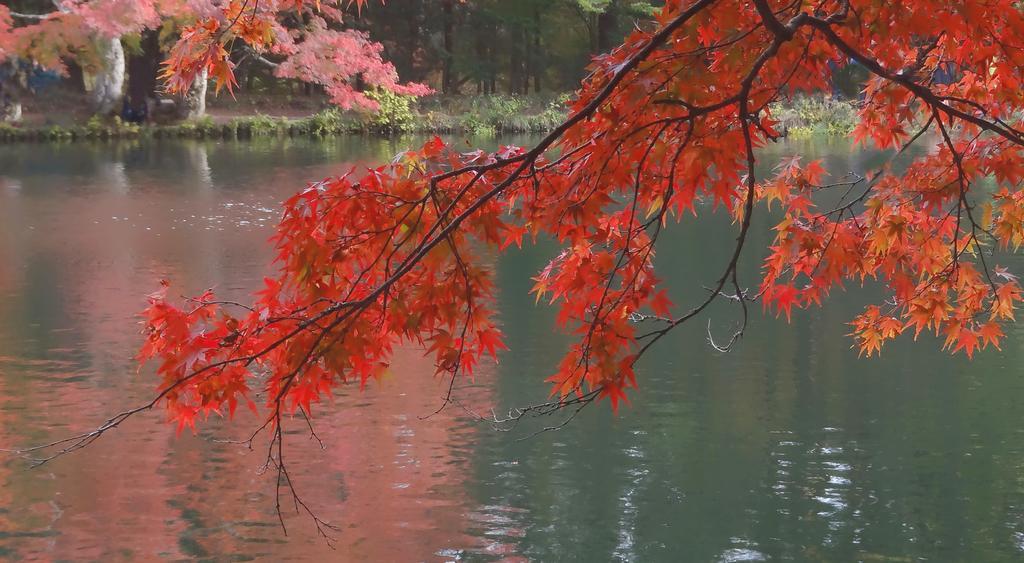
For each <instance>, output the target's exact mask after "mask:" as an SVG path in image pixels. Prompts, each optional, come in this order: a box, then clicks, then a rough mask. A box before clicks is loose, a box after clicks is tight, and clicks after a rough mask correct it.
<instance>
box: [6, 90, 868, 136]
mask: <svg viewBox="0 0 1024 563" xmlns="http://www.w3.org/2000/svg"><path fill="white" fill-rule="evenodd" d="M482 100H483V101H482V102H481V103H479V105H476V104H475V105H474V107H473V108H472V109H471V110H470V111H465V112H460V113H458V114H450V113H443V112H436V111H426V112H424V111H416V110H413V109H412V108H410V107H408V106H405V107H402V108H399V109H398V111H397V112H396V111H389V112H381V113H378V114H375V115H369V116H367V115H357V114H353V113H351V112H342V111H340V110H337V109H326V110H323V111H320V112H318V113H315V114H313V115H309V116H307V117H275V116H271V115H265V114H262V113H258V112H257V113H255V114H253V115H247V116H241V117H232V118H227V119H225V118H220V119H215V118H214V117H212V116H209V115H208V116H205V117H202V118H199V119H195V120H189V121H182V122H177V123H166V124H158V123H145V124H136V123H125V122H123V121H122V120H121V119H120V118H118V117H114V118H110V119H101V118H99V117H93V118H91V119H89V120H88V121H87V122H85V123H83V124H79V125H72V126H61V125H35V126H29V127H22V126H19V125H15V124H10V123H0V144H15V143H61V142H97V141H100V142H106V141H118V140H135V139H196V140H203V139H214V140H246V139H253V138H260V137H278V138H288V137H307V138H324V137H333V136H342V135H379V136H392V135H396V134H415V135H431V134H439V135H451V134H467V135H474V136H481V135H484V136H486V135H509V134H529V133H546V132H549V131H551V130H552V129H554V128H555V127H557V126H558V125H559V124H560V123H561V122H562V121H563V120H564V119H565V117H566V113H565V111H564V110H563V109H562V107H561V106H560V105H559V104H558V103H556V102H551V103H549V104H547V107H545V108H544V109H543V110H542V111H540V112H524V109H525V107H524V106H525V103H523V102H520V101H518V100H517V99H516V98H511V97H504V96H496V97H493V99H482ZM772 112H773V114H774V115H775V118H776V119H778V122H779V126H778V128H779V130H780V131H784V132H785V133H784V135H783V136H784V137H791V138H808V137H816V136H830V137H838V136H845V135H846V134H848V133H849V132H850V131H851V130H852V129H853V126H854V124H855V120H856V108H855V106H854V104H853V103H852V102H848V101H838V100H832V99H829V98H826V97H824V96H813V97H810V96H809V97H801V98H795V99H794V100H790V101H788V102H786V103H779V104H776V105H775V106H774V107H773V108H772Z"/></svg>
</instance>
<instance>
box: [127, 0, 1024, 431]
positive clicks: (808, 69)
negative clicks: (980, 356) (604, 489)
mask: <svg viewBox="0 0 1024 563" xmlns="http://www.w3.org/2000/svg"><path fill="white" fill-rule="evenodd" d="M219 32H220V31H211V32H210V33H211V34H215V33H219ZM257 35H258V34H257ZM249 39H251V40H253V41H255V39H254V38H249ZM850 60H853V61H856V62H857V63H858V64H861V65H862V66H864V67H865V68H866V69H867V70H868V71H869V72H870V73H871V74H872V75H873V78H872V79H871V81H870V83H869V84H868V85H867V87H866V89H865V91H864V100H863V102H862V104H861V106H860V124H859V125H858V127H857V128H856V130H855V131H854V133H853V135H854V137H855V139H856V140H857V141H858V142H860V143H863V144H865V145H868V146H873V147H877V148H879V149H882V150H884V151H888V153H889V154H890V155H891V156H892V157H893V158H895V157H896V156H898V155H899V156H905V155H908V154H912V153H907V152H905V149H906V147H907V146H909V145H910V144H913V143H921V144H927V145H928V146H929V147H930V149H929V150H928V151H924V153H923V154H922V155H921V156H919V157H916V158H914V159H912V160H911V162H910V163H909V165H907V166H905V167H902V168H899V169H897V168H895V167H893V166H889V165H885V166H882V167H880V168H879V169H877V170H874V171H872V172H870V173H868V174H866V175H865V176H863V177H860V176H857V177H854V176H838V175H837V176H836V177H831V176H829V174H828V173H826V171H825V170H824V169H823V167H822V165H821V163H819V162H807V163H804V162H802V161H801V160H800V159H789V160H786V161H784V162H782V163H779V165H778V166H777V168H776V169H775V172H774V173H772V174H770V175H768V176H766V177H763V178H759V177H758V175H757V174H756V170H758V168H757V167H756V164H757V161H758V159H759V158H760V156H759V154H760V153H758V148H759V147H762V146H764V145H765V144H766V143H769V142H773V141H775V140H777V139H778V138H779V136H780V134H779V131H778V130H777V129H776V126H777V123H776V122H775V121H774V120H773V118H772V114H771V107H772V104H773V103H774V102H776V101H778V100H779V99H780V98H782V97H785V96H788V95H790V94H792V93H794V92H798V91H811V90H822V89H825V88H827V87H828V80H829V75H830V68H831V67H832V66H833V65H834V63H836V62H844V63H845V62H847V61H850ZM939 68H955V69H956V76H957V77H958V78H957V79H956V80H955V81H954V82H952V83H950V84H944V85H939V84H935V83H934V82H933V80H932V78H931V77H932V76H934V75H935V72H936V71H937V70H938V69H939ZM590 70H591V73H590V75H589V76H588V78H587V79H586V80H585V81H584V82H583V84H582V87H581V89H580V91H579V92H578V94H577V96H576V98H575V99H574V101H572V102H571V106H570V115H571V117H569V118H568V120H567V121H566V122H565V123H563V124H562V125H561V126H560V127H558V128H557V129H556V130H554V131H553V132H552V133H551V134H549V135H548V136H546V137H545V138H544V139H543V140H542V141H541V142H540V143H538V145H537V146H535V147H533V148H532V149H529V150H525V149H519V148H513V147H503V148H501V149H499V150H498V151H496V152H494V153H485V152H480V151H475V152H470V153H460V152H458V151H457V150H455V149H454V148H453V147H451V146H448V145H446V144H445V143H443V142H442V141H440V140H438V139H434V140H432V141H430V142H429V143H427V144H426V145H425V146H423V147H422V148H420V149H418V150H415V151H410V152H407V153H403V154H402V155H400V157H399V158H397V159H396V161H395V162H393V163H392V164H390V165H387V166H383V167H380V168H376V169H372V170H369V171H365V172H353V173H350V174H348V175H345V176H342V177H340V178H335V179H329V180H325V181H323V182H319V183H316V184H313V185H311V186H309V187H308V188H307V189H306V190H304V191H302V192H301V193H299V194H297V195H296V196H294V197H293V198H292V199H290V200H289V201H288V202H286V204H285V214H284V219H283V220H282V222H281V224H280V225H279V227H278V232H277V236H276V239H275V240H276V244H277V248H278V264H279V266H280V269H279V275H278V276H277V277H276V278H274V279H272V280H268V281H267V287H266V289H265V290H264V291H262V292H261V293H260V294H259V295H258V296H257V297H256V300H255V302H254V303H253V304H252V305H251V306H247V307H248V308H247V309H242V311H241V312H242V313H244V314H241V315H239V316H235V314H234V313H230V312H229V309H232V306H229V305H225V304H222V303H218V302H216V301H215V299H214V298H213V296H212V295H209V294H207V295H204V296H202V297H200V298H197V299H196V300H192V301H188V302H186V303H185V304H183V305H181V306H176V305H173V304H172V303H171V302H170V301H169V300H168V298H167V297H166V295H165V294H164V293H160V294H157V295H155V296H154V297H153V298H152V302H151V306H150V308H149V309H148V310H147V312H146V323H147V324H146V326H147V331H148V341H147V344H146V347H145V348H144V350H143V354H142V359H144V360H145V359H151V358H157V359H159V364H158V367H157V370H158V373H159V375H160V377H161V378H162V379H161V382H162V383H161V385H162V387H161V394H162V397H164V398H165V399H166V402H167V404H168V405H169V407H170V412H171V416H172V417H173V418H175V419H176V420H178V421H179V423H181V424H192V423H193V421H194V419H195V416H196V415H197V414H199V413H203V412H211V411H216V410H218V409H220V408H222V406H224V405H227V407H228V409H229V410H230V409H231V408H233V405H234V404H236V403H237V401H238V400H239V399H240V398H241V397H244V396H246V394H247V393H248V392H249V390H250V389H251V388H253V387H256V386H258V387H259V388H261V389H262V390H264V391H266V393H267V401H266V407H267V408H268V409H269V410H270V413H271V414H270V417H269V419H270V421H271V422H272V423H273V424H279V423H280V420H281V419H280V415H281V413H282V412H285V413H287V412H294V411H295V410H296V409H300V410H302V411H303V413H308V411H309V409H310V408H311V407H312V406H313V404H314V403H316V402H317V401H320V400H323V399H324V398H325V397H326V396H328V395H329V393H330V392H331V391H332V389H333V388H335V387H336V386H337V385H340V384H343V383H344V382H347V381H359V382H360V383H365V382H366V381H369V380H372V379H374V378H375V377H379V375H380V374H381V373H382V372H383V371H384V370H386V369H387V366H388V365H389V362H390V354H391V351H392V350H393V349H394V347H395V346H399V345H403V344H412V345H416V346H421V347H422V348H423V349H424V350H426V351H427V353H428V354H429V355H430V356H431V357H432V358H433V359H434V362H435V364H436V366H437V369H438V372H439V373H441V374H444V375H445V376H446V377H451V378H453V380H454V378H455V377H457V376H459V375H463V374H466V375H470V374H472V373H473V370H474V369H475V368H476V367H477V366H478V364H479V362H480V361H482V359H483V358H485V357H489V356H495V355H496V354H497V352H498V351H500V350H501V349H502V348H503V344H502V340H501V337H500V331H499V328H498V324H499V323H498V321H497V319H496V317H495V311H494V281H493V273H492V271H491V266H490V264H491V262H492V260H493V258H492V256H493V255H494V254H495V253H500V252H501V251H502V250H504V249H505V248H507V247H508V246H509V245H513V244H515V245H519V244H522V242H523V240H524V238H525V239H528V240H529V239H533V238H537V237H545V238H550V239H553V240H555V241H557V243H558V244H559V245H560V247H561V251H560V253H559V254H558V255H557V256H555V257H554V259H553V260H552V261H551V262H550V263H549V264H548V265H547V267H545V268H544V269H543V270H542V271H541V272H539V273H538V274H537V276H536V277H535V278H534V281H535V286H534V292H535V293H536V295H537V298H538V300H540V299H544V300H546V301H547V302H549V303H551V304H552V305H554V306H555V307H557V310H558V315H557V322H558V324H559V326H560V327H562V329H563V330H565V331H566V332H568V333H570V334H572V335H574V337H575V341H574V343H573V344H572V346H571V347H570V349H569V350H568V351H567V352H566V354H565V356H564V358H563V359H562V361H561V362H560V363H559V364H558V365H557V366H554V367H553V373H552V374H551V375H550V377H549V378H548V381H549V383H550V384H551V386H552V393H553V395H554V401H555V402H556V403H557V404H561V405H564V404H567V403H573V404H589V403H590V402H593V401H597V400H599V399H601V398H608V399H609V402H610V403H611V404H612V406H613V407H615V406H617V405H618V404H619V403H620V402H621V401H622V400H623V399H625V398H626V397H627V392H628V390H629V389H630V388H632V387H634V386H635V385H636V380H637V372H636V365H637V362H638V361H639V360H640V359H641V358H642V357H643V356H644V354H645V353H646V352H647V350H649V349H650V347H651V346H653V345H654V344H655V343H656V342H658V341H659V340H660V339H662V338H663V337H665V336H666V335H667V334H669V333H670V332H671V331H672V330H673V329H674V328H675V327H677V326H679V325H681V324H683V323H685V322H686V321H688V320H690V319H692V318H694V317H696V316H698V315H700V314H701V313H703V312H704V311H706V309H707V308H708V307H709V305H710V304H711V303H713V302H714V301H716V300H721V299H725V298H729V299H730V300H731V301H734V302H736V303H737V304H738V307H739V311H740V314H741V315H742V318H743V319H746V317H747V314H748V311H747V309H748V304H749V303H750V302H751V301H753V300H754V299H760V300H761V301H762V302H763V307H765V308H766V309H768V310H771V311H774V312H775V313H776V314H779V315H783V314H784V315H785V316H786V317H787V318H789V317H790V316H791V315H792V314H794V310H798V309H803V308H806V307H809V306H812V305H818V304H821V303H823V302H824V300H825V299H826V298H827V297H828V296H829V294H830V293H831V292H832V291H833V290H835V289H837V288H840V287H843V286H844V284H848V283H850V282H853V283H857V284H873V285H876V286H877V287H879V288H880V289H881V290H882V291H883V292H884V294H885V296H884V299H883V300H881V301H880V302H879V303H876V304H874V305H872V306H869V307H867V308H866V309H865V311H864V312H863V313H862V314H861V315H859V316H858V317H857V318H856V319H854V320H853V321H852V324H851V326H852V329H853V333H852V334H853V338H854V339H855V342H856V345H857V346H859V348H860V350H861V352H862V353H863V354H866V355H872V354H875V353H879V352H880V351H881V349H882V347H883V345H884V343H885V342H887V341H889V340H891V339H893V338H896V337H897V336H899V335H900V334H902V333H905V332H908V331H912V332H913V333H914V334H915V335H917V334H920V333H922V332H925V331H930V332H934V333H937V334H939V335H940V336H941V337H942V338H943V339H944V342H945V346H946V348H948V349H949V350H951V351H953V352H963V353H965V354H967V355H968V356H972V355H973V354H974V353H976V352H977V350H979V349H981V348H985V347H988V346H993V347H997V346H998V345H999V342H1000V339H1001V338H1002V337H1003V332H1004V329H1003V327H1004V326H1005V323H1007V322H1009V321H1012V320H1013V319H1014V309H1015V307H1017V306H1018V305H1019V304H1020V301H1021V300H1022V291H1021V288H1020V285H1019V283H1018V281H1017V279H1016V277H1015V276H1014V275H1013V274H1012V273H1010V272H1009V271H1008V270H1007V269H1005V268H1003V267H1001V266H999V265H998V264H996V263H995V261H996V255H997V252H1003V251H1012V250H1016V249H1017V248H1018V247H1019V246H1020V244H1021V243H1022V242H1024V196H1022V195H1021V193H1022V192H1021V190H1020V187H1021V181H1022V178H1024V133H1022V131H1021V129H1020V119H1021V114H1022V110H1024V98H1022V96H1024V94H1022V90H1021V87H1020V86H1021V79H1022V72H1024V14H1022V12H1021V10H1020V7H1019V6H1018V4H1017V3H1016V2H1014V1H1010V0H985V1H981V0H964V1H961V2H956V3H950V2H943V1H937V0H936V1H920V2H913V3H892V2H883V1H879V0H849V1H847V0H824V1H821V2H816V3H814V4H807V3H802V2H795V3H794V2H781V1H769V0H753V1H740V0H698V1H696V2H682V1H680V0H670V1H668V2H666V5H665V7H664V8H663V9H662V10H661V11H660V12H659V13H658V14H657V16H656V21H655V22H654V23H652V24H651V25H646V26H640V27H639V28H638V29H637V30H635V31H634V32H633V33H632V34H631V35H630V36H629V37H627V39H626V40H625V42H624V44H623V45H622V46H621V47H619V48H618V49H616V50H614V51H613V52H611V53H609V54H607V55H604V56H601V57H599V58H598V59H596V60H595V62H594V63H593V65H592V67H591V69H590ZM715 209H722V210H724V211H727V212H729V213H731V214H732V216H733V217H734V218H735V231H736V241H735V245H734V246H733V247H732V248H731V249H730V250H729V252H728V253H727V256H726V258H727V260H726V266H725V268H724V269H723V270H722V271H719V272H709V273H708V277H709V280H708V285H709V288H704V287H700V288H693V291H692V292H690V293H688V294H680V295H674V296H672V298H670V297H669V296H668V294H667V293H666V292H665V290H664V288H663V287H662V283H661V280H660V279H659V278H658V276H657V273H656V268H655V257H656V251H655V250H656V248H657V242H658V239H659V236H660V235H661V234H662V232H663V230H664V227H665V225H666V224H667V223H668V221H670V220H672V221H681V220H693V217H699V216H701V215H704V214H708V213H711V212H712V211H713V210H715ZM768 209H772V210H773V211H774V212H775V213H778V214H781V215H780V216H781V219H773V221H775V222H776V224H775V240H774V242H773V243H772V244H771V247H770V248H769V249H768V257H767V259H766V260H765V262H764V264H763V272H762V273H763V275H762V278H761V280H760V282H761V283H760V288H759V291H758V294H757V295H756V296H753V295H750V294H749V293H748V292H746V291H744V289H743V287H744V284H743V283H742V282H741V280H740V279H739V278H740V275H739V273H738V265H739V264H740V263H741V261H742V259H743V257H744V256H745V252H744V249H745V247H746V246H748V244H749V240H748V234H749V232H750V229H751V225H752V224H753V223H754V221H755V220H758V218H762V219H763V218H765V217H768V216H767V215H766V214H765V213H764V212H765V211H767V210H768ZM773 217H778V216H773ZM708 289H710V291H708ZM673 301H675V302H679V303H687V305H686V306H685V307H683V308H679V307H676V306H675V305H673ZM233 308H234V309H238V307H233ZM741 335H742V329H740V331H738V332H737V333H736V335H734V336H733V338H732V339H731V340H730V341H729V344H727V345H726V346H724V347H720V348H728V346H730V345H731V344H732V343H734V342H735V341H736V340H737V339H738V338H739V336H741ZM716 347H717V346H716Z"/></svg>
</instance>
